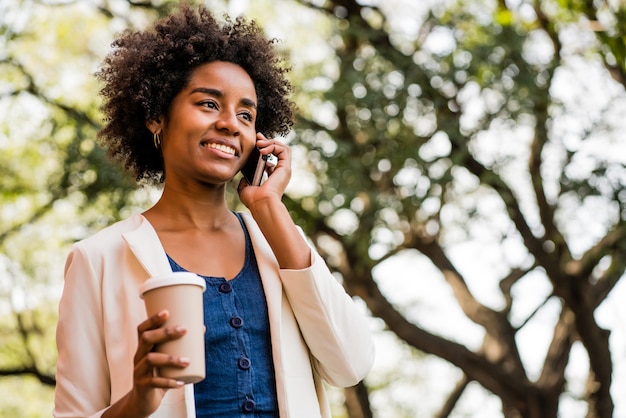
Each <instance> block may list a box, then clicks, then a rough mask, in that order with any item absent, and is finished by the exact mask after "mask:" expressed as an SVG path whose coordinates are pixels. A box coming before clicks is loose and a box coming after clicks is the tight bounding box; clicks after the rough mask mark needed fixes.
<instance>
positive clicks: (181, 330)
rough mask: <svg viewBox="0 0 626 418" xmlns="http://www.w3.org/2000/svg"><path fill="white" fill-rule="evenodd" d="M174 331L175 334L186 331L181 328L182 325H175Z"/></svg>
mask: <svg viewBox="0 0 626 418" xmlns="http://www.w3.org/2000/svg"><path fill="white" fill-rule="evenodd" d="M174 329H175V330H176V332H178V333H181V332H185V331H187V329H186V328H185V327H183V326H182V325H176V327H175V328H174Z"/></svg>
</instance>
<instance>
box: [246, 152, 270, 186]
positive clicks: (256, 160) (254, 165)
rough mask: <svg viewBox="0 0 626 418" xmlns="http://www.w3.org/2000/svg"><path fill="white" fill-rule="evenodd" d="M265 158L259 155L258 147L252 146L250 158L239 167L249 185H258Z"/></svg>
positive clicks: (263, 171) (261, 178) (263, 172)
mask: <svg viewBox="0 0 626 418" xmlns="http://www.w3.org/2000/svg"><path fill="white" fill-rule="evenodd" d="M266 160H267V159H266V158H264V157H262V156H261V153H260V152H259V149H258V148H257V147H254V149H253V150H252V154H250V158H248V161H246V164H245V165H244V166H243V168H242V169H241V173H242V174H243V176H244V178H245V179H246V181H247V182H248V184H249V185H251V186H260V185H261V181H262V180H263V174H265V161H266Z"/></svg>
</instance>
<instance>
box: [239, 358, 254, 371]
mask: <svg viewBox="0 0 626 418" xmlns="http://www.w3.org/2000/svg"><path fill="white" fill-rule="evenodd" d="M238 363H239V368H240V369H241V370H248V369H249V368H250V366H251V365H252V362H251V361H250V359H249V358H248V357H240V358H239V362H238Z"/></svg>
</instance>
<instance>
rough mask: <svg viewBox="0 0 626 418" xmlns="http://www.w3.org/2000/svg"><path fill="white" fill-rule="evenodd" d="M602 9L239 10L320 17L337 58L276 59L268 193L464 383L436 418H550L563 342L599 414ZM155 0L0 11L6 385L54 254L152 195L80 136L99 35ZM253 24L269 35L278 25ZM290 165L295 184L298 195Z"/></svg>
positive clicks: (361, 412) (526, 4)
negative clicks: (282, 79) (294, 164)
mask: <svg viewBox="0 0 626 418" xmlns="http://www.w3.org/2000/svg"><path fill="white" fill-rule="evenodd" d="M275 3H280V4H278V5H276V4H275ZM617 3H618V2H610V1H602V0H599V1H595V2H589V1H582V0H560V1H556V0H555V1H550V0H546V1H542V2H533V1H531V0H517V1H508V2H505V1H494V2H487V1H482V0H467V1H458V2H455V1H450V2H433V4H432V5H430V6H429V5H428V4H427V3H426V2H412V1H409V0H405V1H401V0H397V1H384V2H382V1H381V2H365V1H361V2H359V1H356V0H326V1H307V0H299V1H286V0H284V1H282V2H268V4H267V5H266V4H265V3H263V2H250V5H249V7H250V9H252V8H254V7H259V8H266V9H271V7H275V8H276V9H275V10H278V8H279V7H282V6H285V5H287V4H289V5H290V7H292V6H293V7H295V6H294V5H299V7H300V8H301V9H302V8H307V9H309V11H312V12H314V13H316V16H317V19H316V20H315V22H316V24H317V23H319V22H320V19H323V21H324V22H325V25H324V26H323V29H321V28H320V27H318V26H316V27H315V28H311V31H313V30H314V31H321V30H326V28H327V27H330V30H329V40H328V44H327V47H328V46H330V47H331V48H332V51H333V53H334V54H333V55H332V56H330V57H329V58H328V59H324V60H322V61H321V62H320V65H319V67H316V66H313V65H308V66H306V67H304V68H302V67H297V66H296V67H294V80H295V81H296V86H297V87H298V93H297V95H296V100H297V102H298V104H299V106H300V110H301V114H300V119H299V120H298V123H297V126H296V135H294V138H289V140H291V141H292V144H293V147H294V154H297V155H302V156H305V155H306V158H305V159H303V160H302V161H303V162H304V163H306V164H307V165H308V166H306V167H298V170H299V172H298V173H299V174H302V176H296V177H295V178H294V183H295V185H294V189H293V190H291V191H290V193H289V196H287V197H286V199H285V200H286V203H287V204H288V205H289V207H290V209H291V211H292V213H293V214H294V215H295V216H296V217H297V219H298V223H299V224H300V225H302V226H303V227H304V228H305V230H306V231H307V233H308V234H309V235H310V236H311V237H312V238H313V239H314V241H315V243H316V244H317V246H318V248H320V250H321V252H322V253H323V255H324V256H325V257H326V259H327V260H328V262H329V264H330V265H331V266H332V267H333V268H334V270H335V271H336V272H337V275H338V277H340V278H341V280H342V281H343V284H344V285H345V287H346V289H348V291H349V292H350V293H351V294H352V295H354V296H355V297H358V298H360V299H362V300H363V301H364V302H365V304H366V306H367V308H368V309H369V311H370V312H371V314H372V315H373V317H375V318H380V319H381V320H382V321H384V324H385V326H386V327H387V329H388V330H389V332H391V333H393V334H394V335H396V336H397V337H398V338H399V339H400V340H401V341H404V342H405V343H406V346H407V347H412V348H413V349H414V350H416V351H417V352H423V353H427V354H429V355H430V356H431V357H436V358H440V359H443V360H444V361H446V362H448V363H449V364H451V365H453V367H455V368H457V369H458V370H461V371H462V373H463V376H462V377H461V378H460V379H459V381H458V382H457V385H456V387H452V385H451V387H450V394H449V398H448V399H447V402H445V403H444V404H442V406H441V409H440V411H439V412H438V415H437V416H438V417H446V416H451V415H452V414H455V413H457V412H458V410H459V409H460V407H459V406H458V402H459V399H462V398H463V393H464V392H465V391H467V390H469V388H471V387H472V384H473V383H472V382H474V383H478V384H479V385H481V386H482V387H484V388H485V389H486V390H487V391H489V392H491V393H492V394H494V395H495V396H496V397H497V398H498V399H499V400H500V401H501V403H502V410H503V414H504V415H505V416H507V417H533V418H534V417H539V416H540V417H542V418H543V417H551V416H553V417H555V416H557V413H558V412H559V410H561V412H563V408H564V403H565V402H564V400H563V399H564V398H563V394H567V393H570V394H572V395H573V396H577V395H578V393H576V389H575V388H574V387H573V386H574V383H575V382H574V381H573V379H571V378H569V377H568V373H567V370H568V368H569V367H570V366H571V364H572V363H573V361H572V356H574V355H578V354H576V353H579V352H581V351H582V352H584V353H585V356H584V357H585V359H586V361H587V363H588V368H589V370H588V373H587V382H588V384H587V385H586V386H585V387H584V389H582V390H581V391H580V395H581V397H582V401H579V402H578V403H577V404H576V405H579V404H581V403H584V404H586V405H587V409H588V412H587V416H589V417H610V416H612V415H613V411H614V409H615V401H616V400H617V398H616V397H615V395H613V396H611V388H612V384H613V382H612V376H613V375H614V371H615V370H614V366H615V364H616V361H617V359H616V358H615V357H616V356H615V353H612V352H611V345H610V344H611V339H610V331H612V332H614V333H615V332H618V331H619V330H618V329H614V330H610V329H608V328H607V327H606V326H603V324H601V323H600V322H599V320H598V318H597V316H598V313H599V311H600V310H601V309H602V307H603V304H604V305H606V304H607V303H608V302H607V299H608V298H610V295H611V292H615V290H614V289H616V288H617V286H618V285H619V284H620V283H621V280H620V279H621V278H622V277H623V274H624V269H625V267H626V266H625V264H624V263H625V261H624V260H625V259H626V257H624V253H625V251H626V250H625V248H624V246H625V245H626V244H625V243H626V241H625V240H624V233H625V225H624V221H625V217H626V211H625V208H624V203H623V202H624V201H626V199H624V194H625V193H626V192H625V191H624V184H625V183H626V172H625V170H624V157H623V155H624V154H621V155H620V154H619V153H618V152H616V151H617V150H619V148H618V146H619V140H620V137H619V131H618V129H619V128H620V127H623V121H622V120H621V119H622V118H620V117H619V115H620V112H621V113H622V114H623V110H624V105H625V100H626V93H625V92H624V87H625V86H626V81H625V80H626V76H625V74H626V69H625V66H626V61H625V59H626V51H625V49H624V45H625V44H626V42H625V41H626V38H625V36H626V34H625V33H624V30H625V28H626V25H625V24H624V23H625V22H626V11H625V9H624V8H623V6H620V5H618V4H617ZM218 4H219V5H222V2H215V4H213V5H212V6H214V7H216V8H217V7H218ZM366 4H367V5H366ZM94 5H95V7H94ZM166 5H167V4H166V3H165V4H163V3H159V6H158V7H157V6H156V5H155V4H152V3H151V2H135V1H126V0H103V1H102V2H100V3H93V4H92V3H89V4H87V3H81V2H75V3H72V2H62V3H59V4H58V5H55V4H54V3H47V4H46V3H42V4H39V3H37V2H34V3H33V2H29V4H26V3H25V2H24V3H22V2H20V1H19V0H9V1H7V2H4V3H3V4H2V6H0V10H1V11H2V12H4V13H2V12H0V39H1V41H2V45H3V47H2V49H1V50H0V66H1V68H2V71H1V72H0V148H1V149H2V153H0V173H1V174H2V175H1V176H0V205H1V206H2V211H0V219H1V221H0V251H1V253H2V257H1V258H0V271H1V272H2V273H3V274H2V276H1V277H0V280H1V281H0V285H1V286H2V287H1V288H0V289H1V291H2V292H3V293H2V295H3V297H2V301H3V303H2V305H1V306H0V307H1V308H2V309H3V311H2V312H3V317H2V321H0V326H1V327H2V329H3V331H6V332H4V333H3V334H4V335H9V337H8V338H5V339H3V341H2V342H1V343H0V374H2V375H5V376H9V377H4V378H3V381H4V382H3V383H6V382H7V381H8V380H7V379H13V378H14V377H15V376H18V377H19V376H34V377H35V379H37V380H38V381H39V382H41V383H42V384H43V385H48V386H50V385H52V384H54V373H53V364H54V358H53V356H51V355H50V352H51V350H53V346H52V342H51V341H52V339H53V332H54V329H53V326H52V323H53V322H54V307H55V306H56V299H57V297H58V289H59V278H60V277H62V265H63V258H64V256H65V254H66V252H67V246H68V245H69V244H70V243H71V242H73V241H75V240H76V239H79V238H82V237H84V236H86V235H88V234H89V233H91V231H93V230H95V229H99V228H101V227H102V226H104V225H107V224H110V223H111V222H113V221H114V220H116V219H119V218H120V217H123V216H124V215H125V214H127V213H128V212H131V211H135V210H138V208H140V207H141V206H142V205H145V204H146V202H147V201H150V199H151V196H150V195H149V191H147V190H146V189H139V190H137V189H134V188H133V187H131V183H132V182H130V181H129V179H128V178H125V177H123V176H118V175H116V173H119V172H120V171H119V170H117V168H115V169H113V168H112V167H111V166H110V163H109V162H108V161H107V160H106V159H105V158H104V151H103V150H102V149H100V148H99V147H98V146H97V145H96V144H95V142H94V138H95V132H96V131H97V129H98V128H99V114H98V111H97V102H96V101H95V99H94V97H95V96H96V94H95V93H96V91H97V86H95V85H94V84H93V79H91V78H88V75H89V74H90V73H91V72H93V66H94V65H95V63H97V62H98V61H100V59H101V58H102V57H103V55H104V53H105V49H106V44H108V42H110V40H111V39H112V36H113V32H116V31H118V30H120V29H122V28H124V27H128V26H133V25H142V24H144V23H145V22H147V21H150V20H151V19H154V18H155V17H156V16H157V15H159V14H160V13H162V12H163V7H166ZM270 5H271V7H270ZM25 6H29V7H25ZM77 16H78V17H77ZM267 20H268V22H267V23H266V26H267V27H268V28H269V29H271V25H272V23H275V24H277V25H278V26H280V25H287V22H285V21H281V20H276V19H267ZM25 22H28V23H29V24H28V25H26V24H25ZM77 25H78V27H77ZM77 33H81V35H82V36H80V37H78V36H76V34H77ZM90 35H91V36H90ZM85 39H89V40H91V41H90V42H85ZM298 41H301V40H300V38H298ZM306 42H307V41H306V40H302V41H301V43H300V44H298V48H301V47H303V46H305V45H304V44H305V43H306ZM294 49H295V48H294ZM51 51H56V52H55V53H51ZM58 54H61V55H58ZM60 74H69V75H70V76H67V75H66V76H64V77H60V76H59V75H60ZM581 74H582V75H583V76H584V77H583V78H581V77H580V75H581ZM81 76H82V77H85V78H80V77H81ZM572 80H573V81H572ZM564 86H565V87H564ZM598 92H601V93H602V94H596V93H598ZM598 149H599V150H600V151H608V152H596V151H597V150H598ZM612 150H615V151H614V152H611V151H612ZM34 167H36V168H37V169H36V170H35V169H33V168H34ZM301 170H304V171H307V173H308V174H307V175H308V176H309V177H306V178H313V180H314V181H312V182H307V187H312V189H313V192H312V193H306V192H304V193H303V192H302V191H301V190H299V188H301V187H302V186H303V185H302V184H298V183H304V181H303V179H304V178H305V176H304V173H303V172H302V171H301ZM310 185H312V186H310ZM580 219H582V220H583V221H582V222H581V221H580ZM399 260H409V264H404V265H408V266H409V267H408V269H407V270H409V271H405V272H403V273H409V275H408V276H409V278H410V280H411V282H410V283H402V284H401V286H402V288H401V289H400V290H401V293H404V294H406V295H404V296H412V293H415V296H420V295H419V291H416V290H414V285H415V284H416V283H419V282H425V281H427V282H428V286H427V287H428V288H427V289H426V290H425V291H424V292H425V293H426V294H427V296H428V297H434V295H433V293H434V288H435V286H434V284H435V283H443V284H445V286H447V288H448V289H449V290H450V293H451V294H452V295H453V298H454V299H453V301H450V302H446V305H445V309H446V310H448V311H452V310H454V309H457V310H458V311H459V312H460V313H461V314H462V316H463V318H464V319H463V318H462V319H456V320H455V321H456V322H459V323H461V326H463V327H465V328H467V331H468V332H467V334H472V335H478V336H479V344H474V341H471V340H467V339H466V338H465V337H466V336H465V335H459V334H455V332H457V331H455V329H454V328H452V331H451V328H447V329H446V327H445V325H448V326H450V325H454V324H453V323H449V322H448V323H444V324H441V325H443V326H441V327H437V328H435V327H433V326H431V325H433V323H436V322H438V321H433V320H432V319H431V318H429V315H428V312H425V311H423V310H420V308H421V306H423V305H425V304H424V302H423V299H421V300H420V302H419V304H418V303H415V299H410V300H411V303H402V302H398V293H400V292H398V289H395V291H392V290H393V289H389V286H388V283H390V282H392V281H393V280H395V278H394V277H392V276H391V275H390V274H392V273H387V272H389V271H390V270H389V269H388V268H386V266H388V265H390V264H394V263H396V264H397V263H398V262H399ZM393 274H398V273H397V271H396V272H394V273H393ZM396 283H397V282H396ZM494 283H495V284H494ZM422 287H426V286H422ZM485 289H487V291H485ZM487 293H489V294H491V295H493V294H495V293H497V294H498V295H497V296H498V297H491V298H488V297H486V296H485V295H486V294H487ZM7 312H8V313H7ZM551 315H553V318H551ZM546 317H547V318H551V319H552V321H551V322H549V323H548V324H547V325H548V326H550V328H551V330H552V336H551V338H550V341H549V343H548V344H546V346H545V359H543V362H542V365H541V366H540V367H539V368H538V370H536V371H534V370H531V367H530V366H529V364H528V361H527V360H526V359H525V357H524V350H523V348H524V346H525V345H527V344H526V342H527V341H528V339H529V338H531V339H533V342H534V340H539V338H540V336H539V335H538V333H537V332H535V331H534V329H533V328H532V327H533V326H534V325H535V324H536V323H537V322H541V321H544V318H546ZM436 325H439V324H436ZM475 330H478V331H477V332H476V331H475ZM529 330H530V331H529ZM469 331H472V332H469ZM540 348H544V347H540ZM384 354H385V353H379V355H384ZM11 382H13V380H11ZM366 382H367V383H368V385H366V384H362V385H359V386H357V387H355V388H350V389H348V390H347V391H346V396H345V398H346V404H347V407H346V409H347V411H348V412H347V413H348V415H349V416H350V417H351V418H356V417H370V416H372V417H373V416H377V413H378V414H381V413H380V412H379V410H380V409H381V407H380V404H377V403H376V402H373V401H372V400H375V394H376V391H380V392H382V391H384V390H385V388H384V387H382V388H378V389H376V388H373V386H375V385H376V384H375V383H374V382H373V381H372V379H368V380H367V381H366ZM9 384H10V383H9ZM381 385H382V386H384V384H381ZM5 386H8V385H5ZM20 387H23V386H20ZM368 390H369V393H368ZM22 393H24V391H22ZM19 399H21V398H19ZM11 411H13V413H14V414H15V411H19V413H20V416H25V415H26V413H25V411H24V410H13V409H11ZM8 413H12V412H8ZM28 414H31V413H30V411H29V412H28ZM407 414H410V412H407ZM31 415H32V416H35V413H34V412H33V413H32V414H31ZM48 415H49V409H47V410H46V411H45V412H44V416H48ZM399 415H400V412H396V413H395V414H394V416H399ZM422 415H423V414H422ZM381 416H382V415H381Z"/></svg>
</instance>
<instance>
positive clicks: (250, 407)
mask: <svg viewBox="0 0 626 418" xmlns="http://www.w3.org/2000/svg"><path fill="white" fill-rule="evenodd" d="M254 408H256V404H255V403H254V401H253V400H252V399H246V400H245V401H243V403H242V404H241V409H242V411H243V412H248V413H249V412H254Z"/></svg>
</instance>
